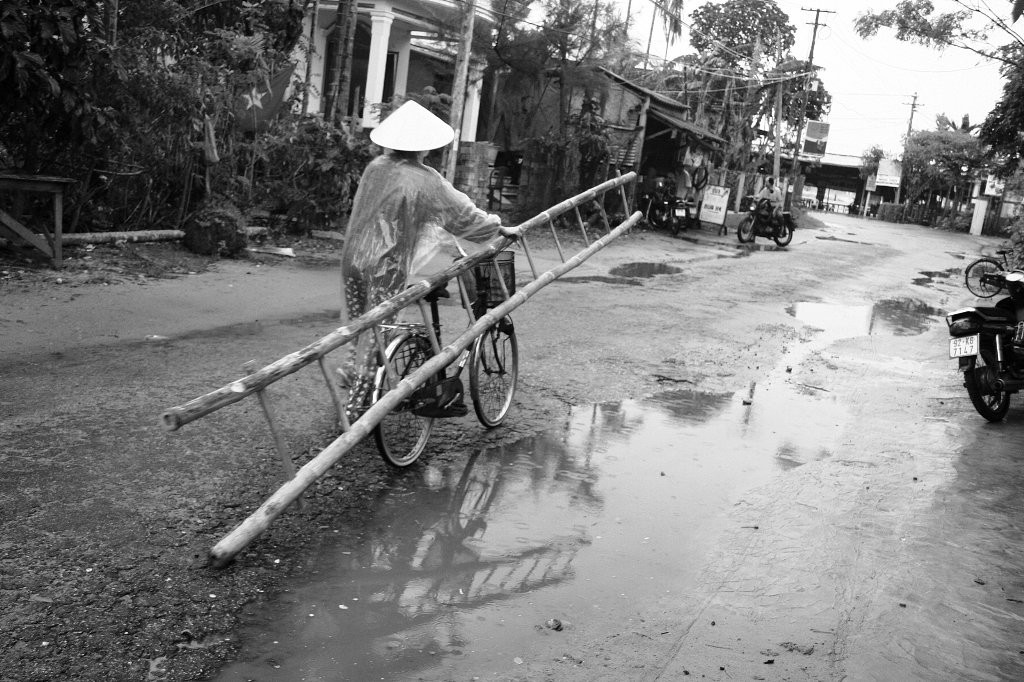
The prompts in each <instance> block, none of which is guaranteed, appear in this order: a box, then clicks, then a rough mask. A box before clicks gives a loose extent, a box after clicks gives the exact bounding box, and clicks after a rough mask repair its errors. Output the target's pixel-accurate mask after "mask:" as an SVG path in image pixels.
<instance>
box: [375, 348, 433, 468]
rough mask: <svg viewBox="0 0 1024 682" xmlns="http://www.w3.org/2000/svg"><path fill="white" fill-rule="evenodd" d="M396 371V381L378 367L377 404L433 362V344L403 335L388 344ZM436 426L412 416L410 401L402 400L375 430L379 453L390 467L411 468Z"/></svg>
mask: <svg viewBox="0 0 1024 682" xmlns="http://www.w3.org/2000/svg"><path fill="white" fill-rule="evenodd" d="M385 355H386V356H387V358H388V361H389V364H390V365H391V367H392V368H393V369H394V371H395V375H396V376H395V377H394V379H393V380H392V379H391V378H390V377H389V376H388V371H387V369H386V368H384V367H378V368H377V375H376V377H375V378H374V383H373V401H374V402H377V401H378V400H380V399H381V398H382V397H384V394H385V393H387V392H388V391H389V390H391V388H393V385H392V384H394V385H397V384H398V382H399V381H401V380H402V379H404V378H405V377H407V376H409V375H410V374H412V373H413V372H415V371H416V370H417V369H419V368H420V367H421V366H422V365H423V363H425V362H426V361H427V360H429V359H430V355H431V351H430V342H429V341H427V339H426V338H424V337H422V336H415V335H410V334H403V335H402V336H399V337H398V338H397V339H395V340H394V341H392V342H391V344H389V345H388V349H387V351H386V353H385ZM433 426H434V420H433V418H432V417H418V416H416V415H415V414H413V413H412V404H411V403H410V401H408V400H405V401H402V402H401V403H400V404H399V405H398V406H397V407H395V409H393V410H391V412H389V413H388V415H387V416H386V417H384V419H382V420H381V422H380V424H378V425H377V426H376V428H375V429H374V430H373V437H374V439H375V440H376V441H377V450H379V451H380V455H381V457H383V458H384V461H385V462H387V463H388V464H391V465H393V466H397V467H407V466H409V465H410V464H412V463H413V462H415V461H416V459H417V458H418V457H419V456H420V455H421V454H422V453H423V449H424V448H426V446H427V439H429V438H430V431H431V429H432V428H433Z"/></svg>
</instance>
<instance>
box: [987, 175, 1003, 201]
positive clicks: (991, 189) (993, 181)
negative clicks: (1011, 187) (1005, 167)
mask: <svg viewBox="0 0 1024 682" xmlns="http://www.w3.org/2000/svg"><path fill="white" fill-rule="evenodd" d="M1005 188H1006V181H1004V180H1002V179H1000V178H997V177H996V176H994V175H992V174H991V173H989V174H988V178H986V179H985V194H987V195H989V196H992V197H1001V196H1003V190H1004V189H1005Z"/></svg>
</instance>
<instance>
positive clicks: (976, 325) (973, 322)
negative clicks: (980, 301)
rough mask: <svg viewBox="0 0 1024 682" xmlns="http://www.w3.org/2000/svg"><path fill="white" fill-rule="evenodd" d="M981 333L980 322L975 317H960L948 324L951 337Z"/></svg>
mask: <svg viewBox="0 0 1024 682" xmlns="http://www.w3.org/2000/svg"><path fill="white" fill-rule="evenodd" d="M980 331H981V322H979V321H978V318H976V317H961V318H960V319H958V320H953V321H952V322H949V333H950V334H951V335H952V336H966V335H967V334H977V333H978V332H980Z"/></svg>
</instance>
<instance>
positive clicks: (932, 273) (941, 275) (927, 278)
mask: <svg viewBox="0 0 1024 682" xmlns="http://www.w3.org/2000/svg"><path fill="white" fill-rule="evenodd" d="M962 272H963V271H962V270H961V269H960V268H950V269H949V270H923V271H921V273H920V275H921V276H920V277H915V278H914V279H913V280H911V281H912V282H913V283H914V284H917V285H919V286H928V285H929V284H933V283H935V281H936V280H947V279H949V278H950V277H953V276H954V275H959V274H961V273H962Z"/></svg>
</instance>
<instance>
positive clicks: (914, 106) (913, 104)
mask: <svg viewBox="0 0 1024 682" xmlns="http://www.w3.org/2000/svg"><path fill="white" fill-rule="evenodd" d="M904 104H906V105H908V106H909V107H910V120H909V121H907V137H906V138H905V139H904V140H903V155H904V156H906V155H907V140H909V139H910V133H911V132H912V130H913V127H914V112H915V111H917V107H918V106H919V105H918V103H917V93H916V92H915V93H914V101H913V102H904ZM901 189H903V159H900V184H899V185H897V186H896V203H897V204H898V203H900V190H901Z"/></svg>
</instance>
